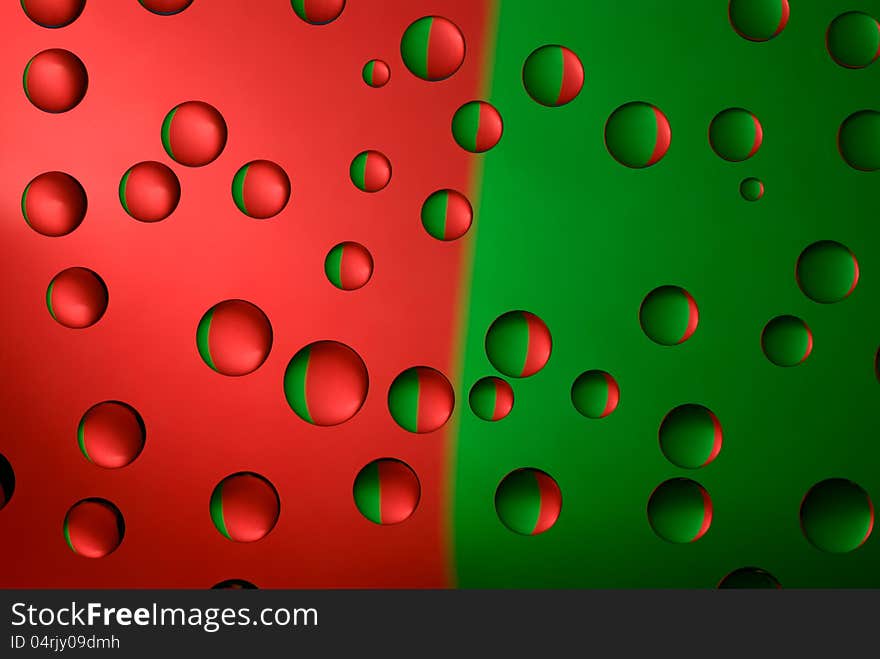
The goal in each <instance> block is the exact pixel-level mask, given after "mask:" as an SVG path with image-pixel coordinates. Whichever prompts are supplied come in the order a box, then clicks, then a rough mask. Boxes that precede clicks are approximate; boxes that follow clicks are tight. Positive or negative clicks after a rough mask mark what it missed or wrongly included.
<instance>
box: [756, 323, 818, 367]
mask: <svg viewBox="0 0 880 659" xmlns="http://www.w3.org/2000/svg"><path fill="white" fill-rule="evenodd" d="M761 349H762V350H763V351H764V355H766V357H767V359H769V360H770V361H771V362H773V363H774V364H776V365H777V366H797V365H798V364H802V363H804V362H805V361H806V360H807V357H809V356H810V353H811V352H812V351H813V332H812V331H810V328H809V327H808V326H807V324H806V323H805V322H804V321H803V320H801V319H800V318H798V317H797V316H789V315H785V316H777V317H776V318H774V319H773V320H771V321H770V322H768V323H767V324H766V325H765V326H764V331H763V332H761Z"/></svg>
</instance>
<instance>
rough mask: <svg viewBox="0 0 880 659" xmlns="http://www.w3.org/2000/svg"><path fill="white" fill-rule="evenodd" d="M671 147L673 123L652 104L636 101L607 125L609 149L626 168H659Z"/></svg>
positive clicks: (606, 132)
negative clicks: (670, 123)
mask: <svg viewBox="0 0 880 659" xmlns="http://www.w3.org/2000/svg"><path fill="white" fill-rule="evenodd" d="M671 143H672V128H671V126H670V125H669V120H668V119H667V118H666V115H665V114H663V111H662V110H660V108H658V107H657V106H656V105H652V104H650V103H645V102H642V101H633V102H631V103H626V104H624V105H621V106H620V107H619V108H617V109H616V110H615V111H614V112H612V113H611V116H610V117H608V121H606V122H605V147H606V148H607V149H608V153H610V154H611V156H612V157H613V158H614V159H615V160H616V161H617V162H619V163H620V164H621V165H625V166H626V167H631V168H633V169H642V168H645V167H650V166H651V165H656V164H657V163H658V162H660V161H661V160H662V159H663V157H664V156H665V155H666V152H667V151H668V150H669V145H670V144H671Z"/></svg>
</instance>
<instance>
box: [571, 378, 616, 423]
mask: <svg viewBox="0 0 880 659" xmlns="http://www.w3.org/2000/svg"><path fill="white" fill-rule="evenodd" d="M571 402H572V404H573V405H574V408H575V409H576V410H577V411H578V412H580V413H581V414H583V415H584V416H585V417H587V418H589V419H604V418H605V417H606V416H608V415H609V414H611V413H612V412H613V411H614V410H616V409H617V405H618V404H619V403H620V387H619V386H618V385H617V380H615V379H614V377H613V376H612V375H611V374H610V373H607V372H605V371H599V370H593V371H585V372H584V373H581V374H580V375H579V376H577V378H575V381H574V382H573V383H572V385H571Z"/></svg>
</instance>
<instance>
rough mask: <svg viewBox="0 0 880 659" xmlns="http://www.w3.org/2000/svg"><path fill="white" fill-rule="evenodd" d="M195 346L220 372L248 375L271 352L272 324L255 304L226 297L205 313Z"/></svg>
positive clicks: (213, 367) (205, 360)
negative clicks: (226, 298)
mask: <svg viewBox="0 0 880 659" xmlns="http://www.w3.org/2000/svg"><path fill="white" fill-rule="evenodd" d="M196 346H197V347H198V349H199V354H200V355H201V357H202V359H203V360H204V362H205V363H206V364H207V365H208V366H210V367H211V368H212V369H213V370H215V371H217V372H218V373H221V374H223V375H231V376H239V375H247V374H248V373H253V372H254V371H255V370H257V369H258V368H259V367H260V366H261V365H262V363H263V362H264V361H266V358H267V357H268V356H269V351H270V350H271V349H272V325H271V323H270V322H269V319H268V318H267V317H266V314H264V313H263V311H262V310H261V309H260V308H259V307H257V306H256V305H255V304H252V303H250V302H247V301H245V300H224V301H223V302H218V303H217V304H215V305H214V306H213V307H211V308H210V309H208V311H206V312H205V315H204V316H202V319H201V320H200V321H199V325H198V327H197V328H196Z"/></svg>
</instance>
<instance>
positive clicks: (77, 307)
mask: <svg viewBox="0 0 880 659" xmlns="http://www.w3.org/2000/svg"><path fill="white" fill-rule="evenodd" d="M109 299H110V298H109V294H108V292H107V285H106V284H105V283H104V280H103V279H101V278H100V277H99V276H98V275H97V273H95V272H93V271H91V270H89V269H88V268H80V267H74V268H67V269H66V270H62V271H61V272H59V273H58V274H57V275H55V276H54V277H53V278H52V281H51V282H49V287H48V288H47V289H46V307H47V308H48V309H49V313H50V314H51V316H52V318H54V319H55V320H56V321H57V322H58V323H59V324H61V325H64V327H69V328H71V329H83V328H86V327H91V326H92V325H94V324H95V323H97V322H98V321H99V320H101V317H102V316H103V315H104V312H105V311H107V304H108V302H109Z"/></svg>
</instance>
